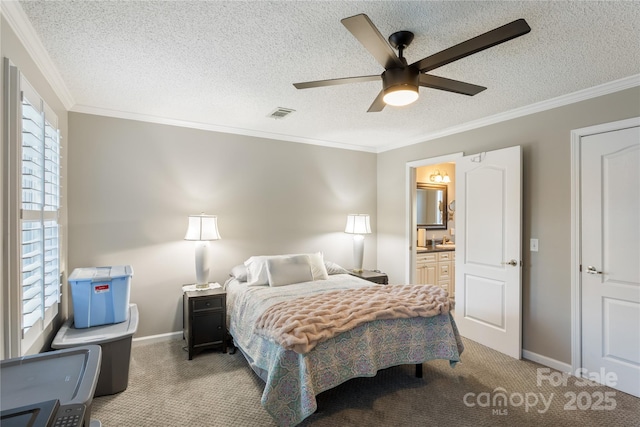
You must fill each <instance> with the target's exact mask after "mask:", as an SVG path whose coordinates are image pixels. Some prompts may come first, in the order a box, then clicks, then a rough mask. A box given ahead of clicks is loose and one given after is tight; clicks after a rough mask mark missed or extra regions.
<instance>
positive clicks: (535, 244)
mask: <svg viewBox="0 0 640 427" xmlns="http://www.w3.org/2000/svg"><path fill="white" fill-rule="evenodd" d="M529 249H531V252H538V239H531V242H530V243H529Z"/></svg>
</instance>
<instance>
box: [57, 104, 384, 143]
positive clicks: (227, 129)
mask: <svg viewBox="0 0 640 427" xmlns="http://www.w3.org/2000/svg"><path fill="white" fill-rule="evenodd" d="M70 111H71V112H74V113H83V114H92V115H95V116H105V117H113V118H118V119H126V120H136V121H140V122H149V123H157V124H162V125H169V126H178V127H185V128H191V129H200V130H206V131H211V132H221V133H230V134H234V135H244V136H253V137H256V138H265V139H274V140H277V141H287V142H297V143H301V144H310V145H319V146H322V147H331V148H340V149H342V150H352V151H363V152H369V153H375V152H376V149H375V147H365V146H361V145H355V144H353V145H352V144H343V143H339V142H332V141H323V140H320V139H313V138H303V137H299V136H294V135H287V134H281V133H272V132H263V131H256V130H251V129H242V128H236V127H231V126H220V125H214V124H209V123H199V122H192V121H188V120H178V119H171V118H166V117H158V116H152V115H149V114H139V113H131V112H127V111H119V110H109V109H106V108H99V107H92V106H89V105H80V104H76V105H74V106H73V108H72V109H71V110H70Z"/></svg>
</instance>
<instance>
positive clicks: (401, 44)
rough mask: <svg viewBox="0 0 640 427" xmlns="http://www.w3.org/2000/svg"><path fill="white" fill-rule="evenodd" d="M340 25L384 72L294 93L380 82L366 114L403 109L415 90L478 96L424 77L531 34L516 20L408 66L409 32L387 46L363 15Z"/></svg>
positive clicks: (470, 88) (469, 88)
mask: <svg viewBox="0 0 640 427" xmlns="http://www.w3.org/2000/svg"><path fill="white" fill-rule="evenodd" d="M340 22H342V24H343V25H344V26H345V27H347V30H349V31H350V32H351V34H353V35H354V37H355V38H356V39H358V41H359V42H360V43H362V45H363V46H364V47H365V49H367V50H368V51H369V52H370V53H371V54H372V55H373V56H374V58H375V59H376V60H377V61H378V62H379V63H380V64H381V65H382V66H383V67H384V72H383V73H382V74H376V75H372V76H359V77H345V78H340V79H329V80H317V81H312V82H303V83H294V86H295V87H296V88H297V89H308V88H312V87H322V86H333V85H341V84H345V83H356V82H370V81H376V80H380V79H382V90H381V91H380V93H379V94H378V96H377V97H376V99H375V100H374V101H373V103H372V104H371V106H370V107H369V109H368V110H367V112H369V113H370V112H377V111H382V109H383V108H384V107H385V105H386V104H389V105H395V106H403V105H408V104H410V103H412V102H414V101H415V100H417V99H418V87H419V86H423V87H429V88H432V89H439V90H445V91H448V92H455V93H460V94H463V95H469V96H473V95H476V94H477V93H480V92H482V91H483V90H485V89H486V87H483V86H477V85H474V84H470V83H465V82H461V81H458V80H451V79H447V78H444V77H438V76H433V75H430V74H426V73H428V72H429V71H431V70H435V69H436V68H438V67H442V66H443V65H446V64H449V63H450V62H453V61H457V60H458V59H461V58H464V57H466V56H469V55H472V54H474V53H477V52H480V51H482V50H484V49H488V48H490V47H492V46H495V45H498V44H500V43H504V42H506V41H509V40H511V39H514V38H516V37H520V36H522V35H524V34H527V33H528V32H529V31H531V27H529V24H527V21H525V20H524V19H518V20H515V21H513V22H510V23H508V24H506V25H503V26H502V27H498V28H495V29H493V30H491V31H488V32H486V33H484V34H481V35H479V36H477V37H474V38H472V39H469V40H467V41H465V42H462V43H460V44H457V45H455V46H452V47H450V48H448V49H445V50H443V51H440V52H438V53H435V54H433V55H430V56H427V57H426V58H423V59H421V60H419V61H416V62H414V63H413V64H411V65H408V64H407V60H406V58H404V56H403V52H404V50H405V49H406V48H407V46H409V45H410V44H411V42H412V41H413V33H412V32H411V31H398V32H395V33H393V34H391V35H390V36H389V43H390V44H391V46H389V43H387V42H386V41H385V39H384V37H383V36H382V34H380V31H378V29H377V28H376V26H375V25H373V22H371V20H370V19H369V17H368V16H367V15H365V14H360V15H355V16H352V17H349V18H344V19H343V20H342V21H340ZM392 46H393V48H395V49H397V50H398V55H396V53H395V52H394V51H393V49H392V48H391V47H392Z"/></svg>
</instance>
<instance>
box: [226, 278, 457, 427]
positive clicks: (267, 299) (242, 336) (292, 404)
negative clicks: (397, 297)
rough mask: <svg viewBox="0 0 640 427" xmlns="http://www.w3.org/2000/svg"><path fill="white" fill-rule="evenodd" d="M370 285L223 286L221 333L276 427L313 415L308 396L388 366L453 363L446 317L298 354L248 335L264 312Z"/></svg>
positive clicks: (350, 334)
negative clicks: (252, 378)
mask: <svg viewBox="0 0 640 427" xmlns="http://www.w3.org/2000/svg"><path fill="white" fill-rule="evenodd" d="M364 286H381V285H374V284H372V283H370V282H367V281H364V280H362V279H359V278H357V277H354V276H350V275H348V274H337V275H332V276H329V279H328V280H318V281H314V282H305V283H299V284H295V285H288V286H281V287H275V288H273V287H269V286H246V283H244V282H242V283H241V282H238V281H236V280H231V281H229V282H228V283H227V284H226V289H227V312H228V313H229V314H230V319H229V331H230V333H231V335H232V336H233V338H234V341H235V343H236V345H237V346H238V347H239V348H240V349H241V351H242V352H243V353H244V355H245V357H246V358H247V360H248V361H249V363H250V364H251V367H252V368H253V369H254V370H255V371H256V372H258V374H259V375H260V376H261V377H262V378H263V379H264V380H265V382H266V385H265V388H264V392H263V394H262V405H263V406H264V407H265V409H266V410H267V411H268V412H269V413H270V414H271V416H272V417H273V418H274V419H275V420H276V422H277V423H278V424H279V425H282V426H290V425H296V424H298V423H300V422H301V421H302V420H304V419H305V418H306V417H308V416H309V415H311V414H313V413H314V412H315V410H316V409H317V405H316V398H315V396H316V395H317V394H319V393H321V392H323V391H325V390H328V389H330V388H333V387H335V386H337V385H339V384H341V383H343V382H345V381H347V380H348V379H351V378H355V377H367V376H374V375H375V374H376V372H377V371H378V370H380V369H384V368H388V367H390V366H396V365H403V364H415V363H422V362H425V361H428V360H433V359H445V360H449V361H450V363H451V365H452V366H454V365H455V363H456V362H458V361H459V360H460V353H462V350H463V346H462V341H461V340H460V337H459V335H458V331H457V328H456V326H455V323H454V321H453V318H452V317H451V315H450V314H441V315H438V316H434V317H427V318H425V317H415V318H405V319H384V320H375V321H372V322H369V323H365V324H363V325H360V326H358V327H356V328H355V329H352V330H350V331H347V332H343V333H341V334H340V335H337V336H335V337H333V338H331V339H329V340H327V341H324V342H322V343H320V344H319V345H318V346H317V347H316V348H314V349H313V350H311V351H310V352H308V353H306V354H299V353H296V352H294V351H292V350H285V349H284V348H283V347H281V346H280V345H278V344H276V343H275V342H273V341H270V340H269V339H267V338H265V337H263V336H260V335H257V334H255V327H256V320H257V318H258V317H259V316H260V315H261V314H262V313H263V312H264V311H265V310H266V309H267V308H268V307H270V306H271V305H273V304H275V303H278V302H282V301H287V300H290V299H294V298H298V297H300V296H302V295H314V294H317V293H321V292H326V291H328V290H338V289H348V288H354V287H364Z"/></svg>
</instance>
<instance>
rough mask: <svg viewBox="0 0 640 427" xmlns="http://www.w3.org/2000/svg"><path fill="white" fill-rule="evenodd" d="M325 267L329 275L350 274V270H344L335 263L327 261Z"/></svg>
mask: <svg viewBox="0 0 640 427" xmlns="http://www.w3.org/2000/svg"><path fill="white" fill-rule="evenodd" d="M324 265H325V267H326V269H327V274H329V275H331V274H349V273H350V272H349V270H347V269H346V268H343V267H342V266H340V265H338V264H336V263H335V262H331V261H325V262H324Z"/></svg>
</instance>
